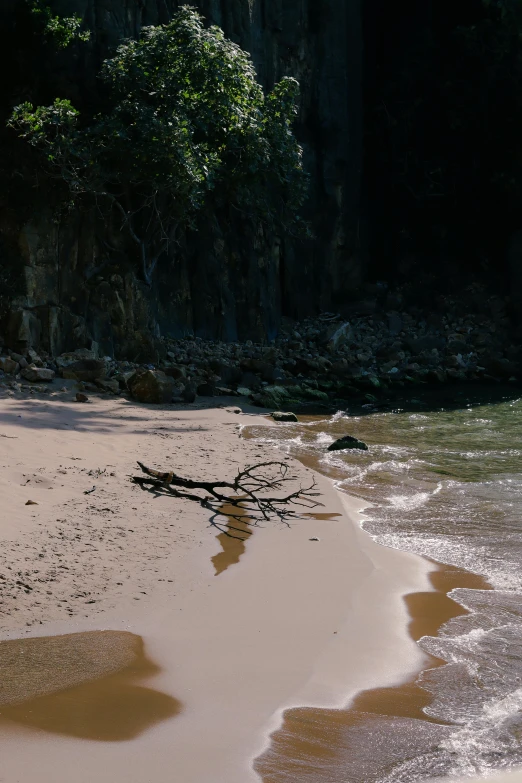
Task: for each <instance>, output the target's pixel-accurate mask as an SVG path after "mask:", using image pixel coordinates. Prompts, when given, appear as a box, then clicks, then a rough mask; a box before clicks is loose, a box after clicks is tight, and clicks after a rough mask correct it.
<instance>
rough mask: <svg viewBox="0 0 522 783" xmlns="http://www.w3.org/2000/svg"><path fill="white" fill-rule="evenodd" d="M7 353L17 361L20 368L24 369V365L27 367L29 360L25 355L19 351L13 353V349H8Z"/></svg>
mask: <svg viewBox="0 0 522 783" xmlns="http://www.w3.org/2000/svg"><path fill="white" fill-rule="evenodd" d="M9 355H10V357H11V359H13V361H15V362H18V364H19V365H20V368H21V369H22V370H25V368H26V367H29V362H28V361H27V359H26V358H25V356H22V354H21V353H14V352H13V351H9Z"/></svg>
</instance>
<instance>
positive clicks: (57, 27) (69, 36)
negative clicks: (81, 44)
mask: <svg viewBox="0 0 522 783" xmlns="http://www.w3.org/2000/svg"><path fill="white" fill-rule="evenodd" d="M27 1H28V3H29V6H30V9H31V13H32V14H33V17H34V18H35V19H36V20H37V22H38V24H39V25H40V27H41V30H42V33H43V35H44V36H45V37H46V38H47V39H49V40H51V41H52V42H53V43H54V44H55V45H56V46H57V47H58V48H59V49H65V48H66V47H67V46H69V44H71V43H72V42H73V41H88V40H89V38H90V33H89V31H88V30H82V29H81V26H82V20H81V17H80V16H78V14H73V16H58V15H57V14H53V12H52V10H51V8H50V6H49V5H48V4H47V3H46V2H45V0H27Z"/></svg>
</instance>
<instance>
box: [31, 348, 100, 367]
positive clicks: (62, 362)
mask: <svg viewBox="0 0 522 783" xmlns="http://www.w3.org/2000/svg"><path fill="white" fill-rule="evenodd" d="M97 358H98V354H97V352H96V351H94V350H89V349H88V348H77V349H76V350H75V351H70V352H69V353H62V354H61V356H58V358H57V359H56V364H57V366H58V368H59V369H60V370H62V369H63V368H64V367H70V365H71V364H74V363H75V362H78V361H80V360H84V359H97ZM35 364H36V362H35Z"/></svg>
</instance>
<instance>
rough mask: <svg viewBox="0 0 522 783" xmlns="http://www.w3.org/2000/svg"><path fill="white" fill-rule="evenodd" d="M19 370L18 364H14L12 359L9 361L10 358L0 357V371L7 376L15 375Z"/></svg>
mask: <svg viewBox="0 0 522 783" xmlns="http://www.w3.org/2000/svg"><path fill="white" fill-rule="evenodd" d="M19 369H20V365H19V364H18V362H15V360H14V359H11V357H10V356H0V370H2V371H3V372H5V373H7V374H8V375H16V373H17V372H18V370H19Z"/></svg>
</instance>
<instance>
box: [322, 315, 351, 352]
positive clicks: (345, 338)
mask: <svg viewBox="0 0 522 783" xmlns="http://www.w3.org/2000/svg"><path fill="white" fill-rule="evenodd" d="M352 340H353V330H352V327H351V325H350V324H349V323H348V322H347V323H344V324H342V325H341V326H338V327H337V328H336V329H335V330H334V331H333V333H332V334H331V336H330V338H329V340H328V344H327V348H328V350H329V351H332V352H333V351H337V350H338V349H339V348H340V347H341V346H342V345H346V343H349V342H351V341H352Z"/></svg>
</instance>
